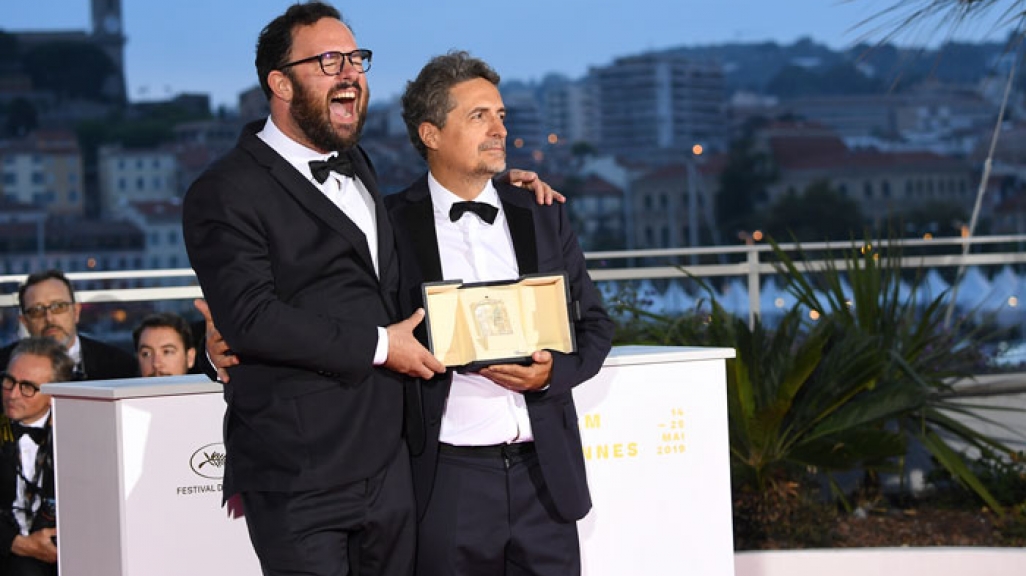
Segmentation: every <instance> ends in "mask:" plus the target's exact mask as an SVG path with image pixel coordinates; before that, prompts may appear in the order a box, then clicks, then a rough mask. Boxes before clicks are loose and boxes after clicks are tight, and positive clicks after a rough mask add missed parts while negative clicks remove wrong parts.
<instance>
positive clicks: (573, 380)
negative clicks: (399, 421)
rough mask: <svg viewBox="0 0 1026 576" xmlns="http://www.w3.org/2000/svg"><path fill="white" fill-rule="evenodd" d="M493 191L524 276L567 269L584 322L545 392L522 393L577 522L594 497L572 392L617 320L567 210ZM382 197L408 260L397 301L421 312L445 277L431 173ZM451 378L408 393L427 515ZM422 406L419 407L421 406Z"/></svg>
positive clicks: (558, 358)
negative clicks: (425, 296)
mask: <svg viewBox="0 0 1026 576" xmlns="http://www.w3.org/2000/svg"><path fill="white" fill-rule="evenodd" d="M496 188H497V190H498V192H499V198H500V200H501V201H502V206H503V210H504V211H505V212H506V218H507V220H508V222H509V229H510V235H511V237H512V239H513V248H514V251H515V253H516V258H517V265H518V266H519V270H520V273H521V274H531V273H535V272H561V271H565V272H566V273H567V276H568V278H569V281H570V294H571V298H572V299H573V300H576V301H578V302H580V308H581V319H580V320H579V321H578V322H576V324H575V328H576V337H577V347H578V352H577V353H576V354H561V353H558V352H553V357H554V360H553V367H552V380H551V384H550V385H549V387H548V388H547V389H546V390H544V391H541V392H529V393H527V394H525V399H526V401H527V411H528V416H529V418H530V420H531V428H532V430H533V432H534V440H535V447H536V450H537V453H538V460H539V462H540V464H541V470H542V477H543V478H544V479H545V484H546V486H547V487H548V489H549V491H550V492H551V494H552V497H553V499H554V501H555V505H556V508H557V511H558V513H559V515H560V516H561V517H562V518H563V519H564V520H566V521H574V520H578V519H580V518H582V517H584V515H585V514H587V512H588V510H590V509H591V495H590V493H589V491H588V483H587V478H586V477H585V468H584V454H583V450H582V448H581V436H580V430H579V429H578V425H577V409H576V407H575V405H574V399H573V394H572V391H573V387H574V386H576V385H578V384H580V383H581V382H584V381H585V380H587V379H588V378H591V377H592V376H594V375H595V374H596V373H597V372H598V371H599V369H600V368H601V367H602V362H603V361H604V360H605V358H606V355H607V354H608V353H609V349H610V346H611V344H612V337H613V323H612V321H611V320H610V319H609V316H608V315H606V312H605V310H603V308H602V300H601V297H600V296H599V293H598V290H596V288H595V285H594V284H593V283H592V282H591V278H590V277H589V276H588V271H587V269H586V268H585V262H584V254H583V253H582V252H581V249H580V246H579V245H578V244H577V238H576V236H575V235H574V233H573V230H572V229H571V227H570V222H569V220H568V219H567V215H566V209H565V207H564V206H563V205H561V204H553V205H551V206H541V205H538V204H537V203H536V202H535V199H534V196H533V195H531V194H527V193H525V192H524V191H523V190H521V189H519V188H516V187H513V186H510V185H507V184H496ZM385 201H386V204H387V205H388V209H389V214H390V215H391V216H392V222H393V224H394V225H395V227H396V238H397V244H398V246H399V252H400V259H401V260H402V263H403V267H402V276H403V282H402V290H401V296H400V301H401V302H402V305H403V308H404V309H406V308H409V309H411V310H412V309H416V308H417V307H419V306H421V301H422V296H421V284H422V283H423V282H429V281H438V280H443V278H442V265H441V259H440V257H439V254H438V241H437V236H436V234H435V224H434V216H433V206H432V203H431V194H430V192H429V191H428V185H427V177H426V176H425V177H423V178H421V179H420V180H418V181H417V182H416V183H415V184H413V185H412V186H411V187H409V188H407V189H406V190H404V191H402V192H401V193H399V194H395V195H392V196H388V197H386V199H385ZM422 335H423V332H422ZM451 382H452V373H451V372H449V373H446V374H444V375H441V376H439V377H436V378H434V379H432V380H430V381H425V382H422V386H421V388H420V392H421V393H420V394H419V395H418V394H417V393H416V392H417V389H416V388H412V387H411V388H410V389H409V392H411V393H409V394H408V395H407V398H408V404H409V405H411V409H408V410H407V423H408V430H409V432H408V433H409V437H410V444H411V452H412V453H413V474H414V488H415V490H416V495H417V507H418V514H422V513H423V511H424V509H425V507H426V504H427V502H428V500H429V499H430V497H431V490H432V488H433V486H434V477H435V469H436V463H437V460H438V434H439V431H440V429H441V423H442V412H443V410H444V408H445V401H446V398H447V396H448V394H449V386H450V384H451ZM418 404H419V405H420V410H417V409H416V408H417V406H418Z"/></svg>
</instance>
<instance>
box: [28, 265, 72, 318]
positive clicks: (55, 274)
mask: <svg viewBox="0 0 1026 576" xmlns="http://www.w3.org/2000/svg"><path fill="white" fill-rule="evenodd" d="M47 280H60V281H61V282H64V285H65V286H67V287H68V294H71V301H72V302H74V301H75V290H74V289H73V288H72V287H71V280H68V277H67V276H65V275H64V272H61V271H60V270H57V269H56V268H51V269H50V270H44V271H43V272H36V273H34V274H29V277H28V278H26V279H25V283H24V284H22V285H21V286H18V307H19V308H21V311H22V312H24V311H25V292H27V291H28V289H29V288H31V287H33V286H35V285H36V284H39V283H40V282H45V281H47Z"/></svg>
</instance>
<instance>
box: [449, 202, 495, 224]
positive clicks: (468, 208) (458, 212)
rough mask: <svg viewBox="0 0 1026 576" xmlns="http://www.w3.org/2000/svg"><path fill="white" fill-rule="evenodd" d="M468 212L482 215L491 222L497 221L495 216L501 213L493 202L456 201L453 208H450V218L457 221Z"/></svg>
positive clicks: (483, 218)
mask: <svg viewBox="0 0 1026 576" xmlns="http://www.w3.org/2000/svg"><path fill="white" fill-rule="evenodd" d="M467 212H473V213H474V214H477V215H478V216H480V217H481V219H482V220H484V221H485V222H486V223H488V224H491V223H492V222H495V217H496V216H497V215H498V214H499V209H498V208H496V207H495V206H492V205H491V204H485V203H484V202H456V203H454V204H453V205H452V208H450V209H449V220H452V221H453V222H455V221H457V220H459V219H460V217H461V216H463V214H465V213H467Z"/></svg>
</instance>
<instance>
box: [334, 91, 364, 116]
mask: <svg viewBox="0 0 1026 576" xmlns="http://www.w3.org/2000/svg"><path fill="white" fill-rule="evenodd" d="M359 95H360V91H359V89H358V88H354V87H347V88H342V89H340V90H336V91H335V92H334V93H333V94H332V95H331V98H330V99H329V101H330V102H331V104H329V109H330V110H331V117H332V118H333V119H336V120H338V121H340V122H352V121H354V120H356V118H357V114H356V102H357V98H358V96H359Z"/></svg>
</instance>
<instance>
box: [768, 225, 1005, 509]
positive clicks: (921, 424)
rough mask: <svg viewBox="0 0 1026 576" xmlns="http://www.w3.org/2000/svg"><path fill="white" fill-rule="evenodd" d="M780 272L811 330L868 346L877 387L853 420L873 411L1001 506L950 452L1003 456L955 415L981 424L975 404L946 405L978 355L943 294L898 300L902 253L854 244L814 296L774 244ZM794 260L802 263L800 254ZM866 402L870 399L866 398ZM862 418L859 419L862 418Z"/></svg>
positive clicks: (826, 270) (822, 272)
mask: <svg viewBox="0 0 1026 576" xmlns="http://www.w3.org/2000/svg"><path fill="white" fill-rule="evenodd" d="M773 248H774V252H775V254H776V256H777V258H778V259H779V262H780V266H781V268H782V269H783V271H784V272H786V279H787V284H786V288H787V290H788V291H790V292H791V293H792V294H793V295H794V296H795V297H796V298H797V300H798V302H799V305H802V306H805V307H808V308H809V309H810V310H813V311H815V313H816V314H818V315H819V318H820V319H819V321H818V322H817V323H816V326H815V327H814V328H813V330H825V331H827V332H829V333H833V334H837V335H839V337H840V338H848V337H851V336H852V335H859V337H860V338H862V339H865V340H866V341H870V342H873V343H874V344H873V346H872V350H871V351H870V354H869V356H871V357H872V358H871V359H870V358H866V359H864V360H863V361H870V362H872V364H873V365H874V366H880V367H881V371H880V373H879V376H878V379H877V382H876V385H875V386H874V387H873V389H872V390H868V391H867V392H866V396H865V398H866V399H867V403H866V404H864V405H862V406H852V407H851V411H852V414H853V415H854V414H858V413H861V412H862V411H863V410H864V409H865V408H866V407H867V406H872V407H875V409H876V412H875V414H874V417H873V418H872V419H870V418H865V417H864V418H863V422H864V424H866V425H870V424H875V425H882V426H884V427H885V429H888V430H894V431H895V432H897V433H900V434H903V435H904V436H905V437H907V438H909V439H915V440H916V441H918V442H919V443H921V444H922V446H923V447H924V448H926V450H928V451H929V452H930V454H931V455H932V456H933V457H934V458H936V460H937V461H938V462H939V463H940V465H941V466H943V467H944V468H945V469H946V470H947V471H948V472H949V473H951V474H952V476H954V477H955V478H957V479H958V480H959V481H960V482H962V483H963V484H964V485H966V486H967V487H969V488H970V489H972V490H973V491H974V492H975V493H976V494H978V495H979V496H980V498H982V499H983V500H984V502H986V503H987V505H988V506H990V507H991V509H993V510H994V511H995V512H997V513H999V514H1000V513H1002V512H1003V509H1002V506H1001V505H1000V504H999V503H998V501H997V500H996V499H994V498H993V496H992V495H991V494H990V493H989V492H988V490H987V489H986V487H985V486H984V485H983V484H982V483H981V482H980V480H979V478H978V477H977V476H976V475H975V474H974V473H973V472H972V470H971V469H970V467H969V466H968V465H967V464H966V462H965V460H964V459H963V457H962V456H961V455H960V454H959V453H958V451H957V450H956V449H955V448H953V446H952V442H951V439H955V440H957V441H959V442H961V443H962V444H965V445H967V446H973V447H976V448H979V449H994V450H999V451H1003V452H1005V453H1007V452H1008V448H1007V447H1006V446H1004V445H1003V444H1002V443H1000V442H998V441H997V440H995V439H993V438H991V437H989V436H987V435H985V434H981V433H979V432H977V431H976V430H974V429H972V428H970V427H968V426H966V425H965V424H963V423H962V422H961V421H960V420H957V419H955V418H954V417H953V416H952V415H953V414H964V415H969V416H971V417H977V418H981V419H984V417H983V416H982V415H981V414H980V413H978V412H977V411H976V410H975V409H974V408H975V407H973V406H967V405H965V404H960V403H957V402H954V401H953V400H952V399H951V395H950V392H951V391H952V386H951V382H952V381H953V380H954V379H958V378H967V377H970V376H971V375H972V372H973V368H974V366H975V359H976V351H975V349H974V347H973V346H972V345H971V342H972V339H973V337H974V335H975V334H974V332H972V331H970V330H967V329H966V328H965V327H964V326H955V327H954V328H952V329H946V328H945V326H944V307H943V301H944V298H945V295H943V294H942V295H938V296H936V297H934V298H933V300H931V301H929V302H917V299H916V297H915V296H914V294H915V290H914V287H915V286H913V291H912V294H913V296H911V297H907V298H904V297H903V295H902V293H901V290H900V282H901V265H900V259H901V254H900V250H899V249H898V248H896V247H893V246H892V247H891V249H890V250H889V251H888V254H889V257H884V256H883V255H881V254H880V252H879V251H877V250H876V249H874V248H873V247H871V246H870V245H868V244H864V245H853V247H852V248H851V249H850V250H847V251H846V252H845V254H844V257H843V259H842V260H841V261H840V262H843V265H844V268H845V270H846V271H845V272H842V270H840V269H839V265H838V262H837V261H835V260H833V259H832V258H831V257H829V255H828V257H827V258H824V259H823V261H824V262H825V264H823V265H822V267H821V268H820V269H819V270H814V271H813V273H814V276H816V277H817V278H818V279H819V280H820V281H821V287H822V288H823V291H822V292H819V291H818V290H817V289H816V287H814V285H813V283H812V282H811V281H810V279H809V277H808V276H806V275H805V274H804V273H803V272H802V271H800V270H799V269H798V266H797V265H796V264H795V261H794V260H793V259H792V258H790V257H789V256H788V255H787V254H786V253H785V252H784V251H782V250H781V249H780V247H779V246H778V245H776V244H775V243H774V244H773ZM797 257H798V259H800V260H808V258H806V256H805V254H804V252H802V251H801V250H799V252H798V256H797ZM845 276H846V277H847V279H848V282H849V285H850V286H851V293H850V294H846V293H845V290H844V283H843V282H842V278H844V277H845ZM870 399H871V400H870ZM862 415H863V416H865V414H862Z"/></svg>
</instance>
